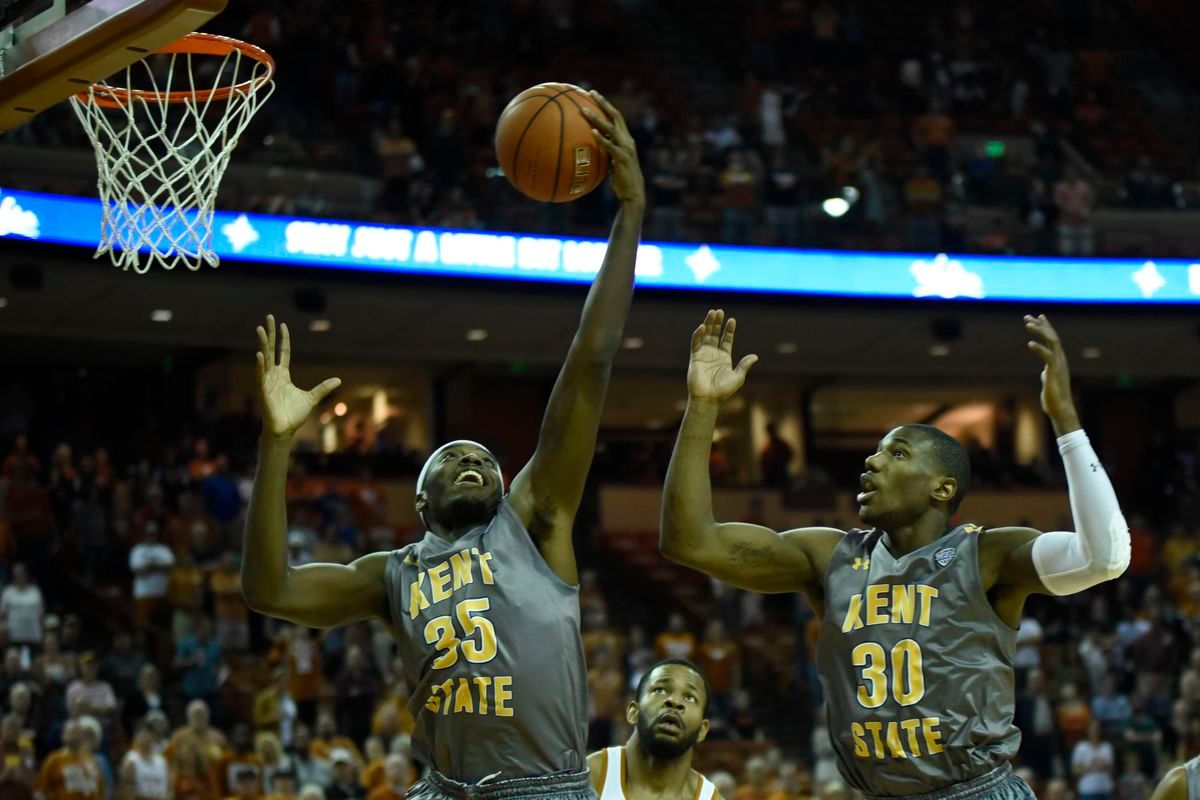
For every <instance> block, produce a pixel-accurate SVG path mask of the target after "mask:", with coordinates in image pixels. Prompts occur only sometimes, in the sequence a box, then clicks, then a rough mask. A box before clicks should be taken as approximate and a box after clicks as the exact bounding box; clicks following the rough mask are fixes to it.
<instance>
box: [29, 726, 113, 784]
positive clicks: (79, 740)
mask: <svg viewBox="0 0 1200 800" xmlns="http://www.w3.org/2000/svg"><path fill="white" fill-rule="evenodd" d="M81 725H82V723H81V722H80V721H79V720H72V721H70V722H68V723H67V725H66V726H65V727H64V728H63V746H62V747H61V748H60V749H58V750H56V751H54V752H53V753H51V754H50V755H48V756H47V757H46V760H45V761H44V762H43V763H42V766H41V769H40V770H39V771H38V777H37V791H38V796H39V797H40V798H43V800H102V798H103V797H104V796H105V791H104V775H103V773H102V772H101V771H100V764H99V762H98V761H96V758H95V756H94V755H93V754H92V753H91V752H89V751H88V750H87V748H86V746H85V739H84V734H83V729H82V727H81Z"/></svg>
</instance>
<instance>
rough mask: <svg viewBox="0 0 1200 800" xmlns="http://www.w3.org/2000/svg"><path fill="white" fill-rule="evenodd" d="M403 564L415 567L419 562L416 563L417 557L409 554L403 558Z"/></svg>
mask: <svg viewBox="0 0 1200 800" xmlns="http://www.w3.org/2000/svg"><path fill="white" fill-rule="evenodd" d="M404 563H405V564H413V565H416V564H419V563H420V562H419V561H417V557H416V556H415V555H413V554H412V553H409V554H408V555H406V556H405V557H404Z"/></svg>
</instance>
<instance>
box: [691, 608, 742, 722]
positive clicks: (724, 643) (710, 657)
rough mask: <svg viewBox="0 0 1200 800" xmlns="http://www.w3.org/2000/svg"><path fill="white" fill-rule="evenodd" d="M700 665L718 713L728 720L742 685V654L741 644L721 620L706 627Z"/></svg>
mask: <svg viewBox="0 0 1200 800" xmlns="http://www.w3.org/2000/svg"><path fill="white" fill-rule="evenodd" d="M696 664H697V666H699V667H700V669H701V670H702V671H703V674H704V677H705V678H707V679H708V684H709V688H710V690H711V691H712V701H713V707H714V709H715V710H716V711H717V713H718V714H719V715H720V716H723V717H728V716H729V712H730V711H731V710H732V707H733V692H734V690H735V689H737V688H738V687H739V686H741V683H742V652H741V648H740V647H739V646H738V643H737V642H735V641H734V640H733V639H731V638H729V636H728V634H727V633H726V631H725V625H724V623H722V622H721V620H719V619H714V620H710V621H709V623H708V625H707V627H705V629H704V641H703V642H702V643H701V644H700V651H699V652H698V653H697V654H696Z"/></svg>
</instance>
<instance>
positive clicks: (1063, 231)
mask: <svg viewBox="0 0 1200 800" xmlns="http://www.w3.org/2000/svg"><path fill="white" fill-rule="evenodd" d="M1054 204H1055V206H1056V207H1057V208H1058V252H1059V255H1064V256H1090V255H1092V251H1093V249H1094V242H1093V238H1092V210H1093V208H1095V205H1096V193H1095V190H1094V189H1092V185H1091V184H1090V183H1089V182H1088V181H1087V180H1086V179H1084V177H1083V176H1082V175H1081V174H1080V173H1079V170H1078V169H1076V168H1075V167H1074V166H1070V165H1068V166H1067V168H1066V172H1065V174H1064V175H1063V178H1062V180H1060V181H1059V182H1058V183H1056V184H1055V185H1054ZM1131 527H1132V526H1131Z"/></svg>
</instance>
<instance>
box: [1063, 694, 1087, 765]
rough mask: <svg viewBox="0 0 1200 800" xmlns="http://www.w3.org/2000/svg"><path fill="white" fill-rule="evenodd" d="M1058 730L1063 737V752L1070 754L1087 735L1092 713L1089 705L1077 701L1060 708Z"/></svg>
mask: <svg viewBox="0 0 1200 800" xmlns="http://www.w3.org/2000/svg"><path fill="white" fill-rule="evenodd" d="M1057 716H1058V730H1059V734H1060V735H1061V736H1062V742H1063V752H1064V753H1069V752H1071V751H1072V750H1074V749H1075V745H1077V744H1079V742H1080V741H1081V740H1082V739H1083V737H1084V736H1086V735H1087V728H1088V723H1089V722H1091V721H1092V712H1091V710H1090V709H1088V706H1087V703H1085V702H1083V701H1082V700H1077V701H1075V702H1072V703H1067V704H1063V705H1061V706H1059V707H1058V713H1057Z"/></svg>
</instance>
